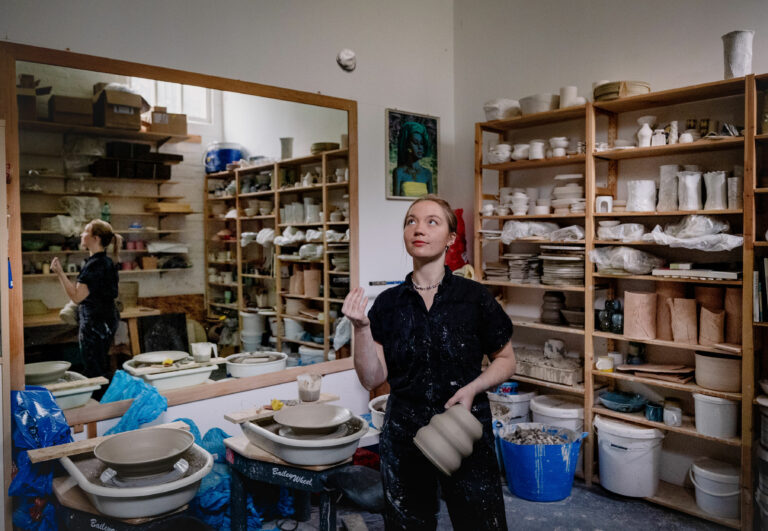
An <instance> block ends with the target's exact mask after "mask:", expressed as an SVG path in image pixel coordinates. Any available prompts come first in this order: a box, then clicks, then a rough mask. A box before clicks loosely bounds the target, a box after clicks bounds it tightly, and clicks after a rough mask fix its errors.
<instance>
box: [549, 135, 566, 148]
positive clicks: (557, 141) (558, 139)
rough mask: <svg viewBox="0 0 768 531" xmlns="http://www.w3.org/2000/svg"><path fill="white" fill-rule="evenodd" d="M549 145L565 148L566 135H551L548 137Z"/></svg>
mask: <svg viewBox="0 0 768 531" xmlns="http://www.w3.org/2000/svg"><path fill="white" fill-rule="evenodd" d="M549 145H550V147H552V148H567V147H568V137H565V136H553V137H552V138H550V139H549Z"/></svg>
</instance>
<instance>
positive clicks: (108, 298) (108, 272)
mask: <svg viewBox="0 0 768 531" xmlns="http://www.w3.org/2000/svg"><path fill="white" fill-rule="evenodd" d="M77 281H78V282H80V283H81V284H85V285H86V286H88V296H87V297H86V298H85V299H83V300H82V301H81V302H80V308H81V311H86V313H87V314H88V315H91V316H95V317H98V316H102V317H104V316H107V317H108V318H109V319H113V315H112V314H113V313H114V308H115V299H116V298H117V284H118V276H117V268H116V267H115V264H114V262H112V260H111V259H110V258H109V257H108V256H107V253H106V252H104V251H102V252H100V253H94V254H93V255H92V256H90V257H89V258H88V259H87V260H86V261H85V265H84V266H83V269H82V271H80V274H79V275H78V276H77Z"/></svg>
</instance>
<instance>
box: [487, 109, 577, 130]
mask: <svg viewBox="0 0 768 531" xmlns="http://www.w3.org/2000/svg"><path fill="white" fill-rule="evenodd" d="M584 119H586V106H585V105H577V106H575V107H568V108H565V109H557V110H554V111H548V112H537V113H534V114H528V115H525V116H519V117H516V118H508V119H506V120H492V121H490V122H482V123H480V124H479V125H480V128H481V129H482V130H483V131H488V132H497V133H501V132H504V131H511V130H513V129H523V128H525V127H534V126H537V125H546V124H554V123H559V122H567V121H570V120H584Z"/></svg>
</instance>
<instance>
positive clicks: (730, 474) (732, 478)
mask: <svg viewBox="0 0 768 531" xmlns="http://www.w3.org/2000/svg"><path fill="white" fill-rule="evenodd" d="M688 475H689V476H690V478H691V482H692V483H693V486H694V487H695V488H696V505H698V506H699V509H701V510H702V511H704V512H705V513H708V514H711V515H714V516H717V517H720V518H738V517H739V511H740V506H739V498H740V488H739V468H738V467H737V466H735V465H731V464H730V463H725V462H723V461H716V460H714V459H709V458H708V457H705V458H702V459H697V460H696V461H694V462H693V464H692V465H691V470H690V472H688Z"/></svg>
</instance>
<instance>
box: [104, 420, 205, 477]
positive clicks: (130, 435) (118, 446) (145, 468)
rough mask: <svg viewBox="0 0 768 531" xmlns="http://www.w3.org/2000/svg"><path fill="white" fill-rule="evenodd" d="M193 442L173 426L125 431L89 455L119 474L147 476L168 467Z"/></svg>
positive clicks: (163, 470)
mask: <svg viewBox="0 0 768 531" xmlns="http://www.w3.org/2000/svg"><path fill="white" fill-rule="evenodd" d="M194 442H195V438H194V436H193V435H192V434H191V433H189V432H188V431H186V430H180V429H176V428H152V429H147V430H136V431H127V432H125V433H119V434H117V435H113V436H112V437H110V438H109V439H107V440H106V441H104V442H102V443H100V444H99V445H98V446H96V448H94V449H93V455H95V456H96V457H97V458H98V460H99V461H101V462H102V463H104V464H105V465H107V466H108V467H110V468H112V469H114V470H115V472H117V473H118V474H119V475H120V476H122V477H136V476H151V475H154V474H161V473H163V472H166V471H168V470H170V469H171V468H172V467H173V465H174V463H176V461H178V460H179V457H180V456H181V454H183V453H184V452H186V451H187V450H189V447H190V446H192V444H194Z"/></svg>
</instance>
